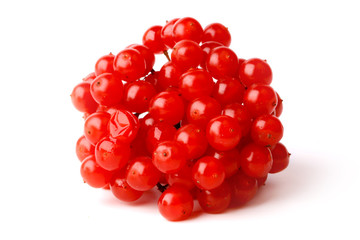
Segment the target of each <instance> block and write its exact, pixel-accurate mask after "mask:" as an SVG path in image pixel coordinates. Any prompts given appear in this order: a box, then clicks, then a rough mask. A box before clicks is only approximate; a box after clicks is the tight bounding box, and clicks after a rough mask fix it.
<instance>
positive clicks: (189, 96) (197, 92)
mask: <svg viewBox="0 0 360 240" xmlns="http://www.w3.org/2000/svg"><path fill="white" fill-rule="evenodd" d="M214 85H215V83H214V81H213V79H212V77H211V75H210V74H209V73H208V72H207V71H205V70H203V69H190V70H188V71H187V72H185V73H184V74H183V75H181V77H180V81H179V90H180V93H181V94H182V97H184V98H185V99H186V100H188V101H191V100H193V99H195V98H198V97H201V96H210V94H211V93H212V91H213V87H214Z"/></svg>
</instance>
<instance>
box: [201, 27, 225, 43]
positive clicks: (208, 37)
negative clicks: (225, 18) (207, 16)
mask: <svg viewBox="0 0 360 240" xmlns="http://www.w3.org/2000/svg"><path fill="white" fill-rule="evenodd" d="M207 41H215V42H219V43H221V44H222V45H224V46H226V47H229V46H230V43H231V35H230V32H229V30H228V29H227V27H225V26H224V25H222V24H220V23H212V24H210V25H208V26H206V27H205V28H204V35H203V38H202V42H207Z"/></svg>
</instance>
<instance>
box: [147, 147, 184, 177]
mask: <svg viewBox="0 0 360 240" xmlns="http://www.w3.org/2000/svg"><path fill="white" fill-rule="evenodd" d="M187 159H188V156H187V154H186V150H185V147H184V146H183V145H182V144H181V143H179V142H176V141H164V142H160V143H159V144H158V145H157V147H156V148H155V150H154V152H153V155H152V162H153V164H154V165H155V167H156V168H157V169H159V171H160V172H163V173H175V172H178V171H180V170H181V168H183V167H184V165H185V164H186V161H187Z"/></svg>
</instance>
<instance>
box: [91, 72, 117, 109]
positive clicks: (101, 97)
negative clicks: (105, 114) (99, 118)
mask: <svg viewBox="0 0 360 240" xmlns="http://www.w3.org/2000/svg"><path fill="white" fill-rule="evenodd" d="M90 92H91V95H92V96H93V98H94V99H95V101H96V102H97V103H99V104H101V105H103V106H115V105H117V104H119V103H121V101H122V96H123V83H122V81H121V80H120V79H119V78H117V77H116V75H114V74H112V73H103V74H101V75H99V76H97V77H96V78H95V80H94V81H93V82H92V83H91V86H90Z"/></svg>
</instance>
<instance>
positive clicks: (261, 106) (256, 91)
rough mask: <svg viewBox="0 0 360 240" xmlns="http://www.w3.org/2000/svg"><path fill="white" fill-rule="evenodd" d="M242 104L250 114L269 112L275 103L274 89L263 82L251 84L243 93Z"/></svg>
mask: <svg viewBox="0 0 360 240" xmlns="http://www.w3.org/2000/svg"><path fill="white" fill-rule="evenodd" d="M244 105H245V107H246V108H247V109H248V110H249V111H250V113H251V114H252V116H254V117H258V116H261V115H266V114H271V113H272V112H273V111H274V110H275V107H276V105H277V97H276V93H275V91H274V89H273V88H272V87H270V86H268V85H264V84H253V85H251V86H250V87H249V88H248V89H247V90H246V91H245V95H244Z"/></svg>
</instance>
